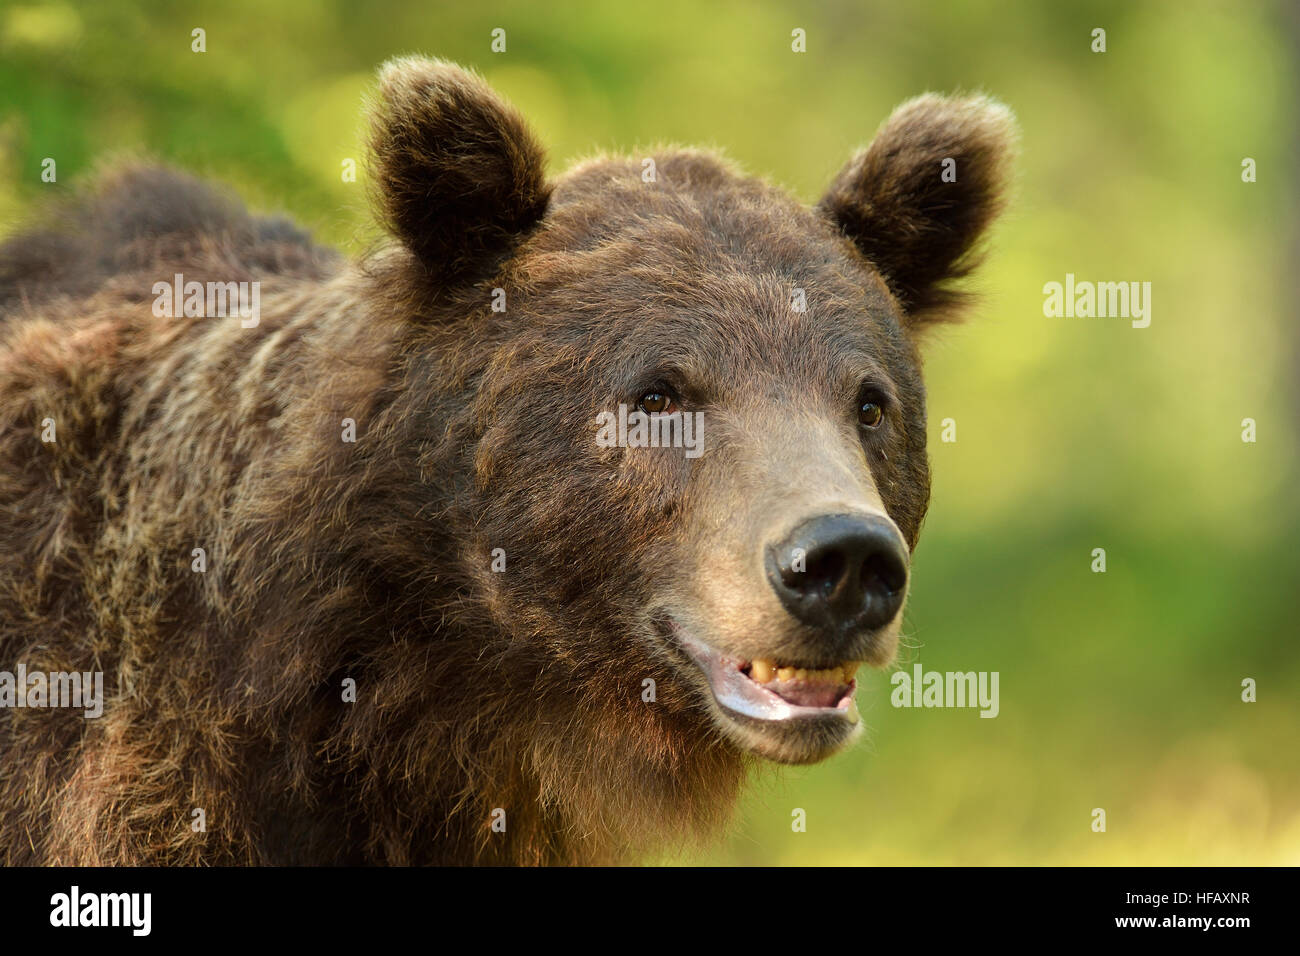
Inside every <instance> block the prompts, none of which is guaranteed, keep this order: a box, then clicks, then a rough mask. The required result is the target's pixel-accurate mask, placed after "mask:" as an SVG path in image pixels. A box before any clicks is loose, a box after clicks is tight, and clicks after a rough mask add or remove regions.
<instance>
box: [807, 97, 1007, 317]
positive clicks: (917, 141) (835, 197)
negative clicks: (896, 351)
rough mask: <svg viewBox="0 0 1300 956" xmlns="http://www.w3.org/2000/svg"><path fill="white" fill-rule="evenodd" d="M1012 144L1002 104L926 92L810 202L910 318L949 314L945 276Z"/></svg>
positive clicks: (964, 260) (956, 266) (971, 235)
mask: <svg viewBox="0 0 1300 956" xmlns="http://www.w3.org/2000/svg"><path fill="white" fill-rule="evenodd" d="M1015 152H1016V125H1015V119H1014V118H1013V116H1012V114H1011V111H1010V110H1009V109H1007V107H1005V106H1004V105H1002V104H1001V103H999V102H997V101H996V100H992V99H989V98H988V97H984V96H971V97H945V96H937V95H935V94H932V93H928V94H926V95H924V96H919V97H917V98H915V99H912V100H909V101H908V102H906V103H904V104H903V105H902V106H900V107H898V109H896V110H895V111H894V113H893V115H892V116H890V117H889V119H888V120H886V121H885V123H884V125H882V126H881V128H880V130H879V132H877V133H876V136H875V138H874V139H873V140H872V141H871V145H870V146H868V147H867V148H866V149H865V150H863V151H861V152H860V153H858V154H857V155H856V156H854V157H853V159H852V160H850V161H849V163H848V164H847V165H846V166H845V167H844V168H843V169H842V170H841V171H840V173H839V175H838V176H836V177H835V180H834V182H832V183H831V185H830V188H829V189H828V190H827V192H826V195H825V196H824V197H823V198H822V200H821V202H820V203H819V204H818V208H819V209H820V210H821V211H822V212H823V213H824V214H825V215H827V216H828V217H829V218H830V219H831V220H832V221H833V222H835V223H836V224H837V225H838V226H839V227H840V228H841V229H842V230H843V231H844V233H845V234H846V235H847V236H848V237H849V238H850V239H852V240H853V242H854V243H855V244H856V245H857V247H858V248H859V249H860V250H861V251H862V253H863V255H865V256H866V257H867V258H868V259H869V260H871V262H872V264H873V265H875V267H876V268H877V269H878V270H880V273H881V275H882V276H883V277H884V279H885V281H886V282H887V283H888V285H889V287H890V290H891V291H892V292H893V293H894V295H895V296H896V297H897V298H898V300H899V303H900V304H901V305H902V307H903V309H904V311H905V313H906V315H907V319H908V323H909V325H910V326H913V327H915V326H918V325H921V324H924V323H927V322H933V321H942V320H945V319H953V318H955V317H956V315H957V312H958V309H959V307H960V306H961V305H962V304H963V300H964V296H963V295H962V293H961V292H960V291H958V290H955V289H953V288H952V287H951V285H950V283H951V281H952V280H954V279H959V278H961V277H962V276H965V275H966V274H968V273H969V272H970V271H971V269H973V268H974V267H975V265H977V264H978V263H977V260H976V259H975V258H973V257H972V254H971V253H972V250H973V249H974V248H975V247H976V244H977V242H978V240H979V238H980V236H981V235H982V234H983V233H984V231H985V229H986V228H987V227H988V225H989V224H990V223H991V222H992V221H993V219H994V218H996V217H997V215H998V213H999V212H1000V211H1001V210H1002V207H1003V204H1004V197H1005V193H1006V189H1007V185H1008V181H1009V179H1010V175H1011V167H1012V164H1013V161H1014V157H1015Z"/></svg>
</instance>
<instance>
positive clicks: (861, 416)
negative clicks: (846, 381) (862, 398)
mask: <svg viewBox="0 0 1300 956" xmlns="http://www.w3.org/2000/svg"><path fill="white" fill-rule="evenodd" d="M884 417H885V410H884V409H883V408H881V407H880V406H879V405H877V404H876V403H875V402H863V403H862V405H861V406H860V407H859V408H858V424H860V425H861V426H862V427H863V428H875V427H876V426H877V425H879V424H880V422H881V421H882V420H883V419H884Z"/></svg>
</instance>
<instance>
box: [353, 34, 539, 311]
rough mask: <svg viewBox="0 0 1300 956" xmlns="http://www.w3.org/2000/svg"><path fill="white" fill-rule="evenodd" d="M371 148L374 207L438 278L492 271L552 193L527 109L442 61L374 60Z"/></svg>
mask: <svg viewBox="0 0 1300 956" xmlns="http://www.w3.org/2000/svg"><path fill="white" fill-rule="evenodd" d="M370 152H371V157H372V168H373V175H372V177H371V178H372V181H373V182H374V185H375V190H376V195H375V203H376V205H377V208H378V209H379V210H380V212H381V214H382V215H383V217H384V219H385V220H386V222H387V225H388V227H389V228H390V229H391V230H392V231H393V232H394V233H395V234H396V235H397V237H398V238H400V239H401V240H402V242H403V243H404V244H405V245H406V247H407V248H408V249H410V250H411V252H413V253H414V254H415V256H416V257H417V258H418V259H419V260H420V262H421V263H423V265H424V266H425V268H426V269H427V270H428V273H429V278H430V279H432V280H433V281H435V282H438V283H441V284H444V285H448V284H452V283H458V282H467V281H474V280H476V279H479V278H483V277H485V276H487V275H490V274H491V273H492V271H493V270H494V269H495V268H496V266H497V265H498V264H499V263H500V261H501V260H502V259H503V258H505V257H506V256H507V255H509V253H510V252H511V251H512V250H513V249H514V247H515V246H516V245H517V244H518V242H519V241H520V240H521V239H522V238H523V236H524V235H525V234H527V233H528V231H529V230H531V229H532V228H533V227H534V226H536V225H537V223H538V222H539V221H540V220H541V218H542V216H543V215H544V214H545V212H546V204H547V202H548V200H549V199H550V194H551V190H550V186H548V185H547V183H546V175H545V156H544V154H543V152H542V149H541V147H540V146H539V145H538V144H537V142H536V140H535V139H534V138H533V135H532V132H531V131H530V130H529V129H528V126H527V124H526V123H525V122H524V120H523V118H522V117H521V116H520V115H519V114H518V113H517V112H516V111H515V110H514V108H513V107H511V106H510V105H509V104H508V103H506V102H505V101H504V100H503V99H501V97H499V96H498V95H497V94H496V93H495V92H494V91H493V90H492V88H491V87H489V86H488V85H487V83H486V82H485V81H484V80H483V78H482V77H480V76H478V75H477V74H475V73H471V72H469V71H468V70H464V69H461V68H460V67H458V66H456V65H455V64H452V63H447V62H445V61H441V60H426V59H423V58H420V57H403V58H400V59H396V60H390V61H388V62H387V63H385V64H384V66H383V67H381V68H380V71H379V102H378V103H376V104H375V105H374V107H373V108H372V110H371V131H370Z"/></svg>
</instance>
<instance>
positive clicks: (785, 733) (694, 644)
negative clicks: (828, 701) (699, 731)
mask: <svg viewBox="0 0 1300 956" xmlns="http://www.w3.org/2000/svg"><path fill="white" fill-rule="evenodd" d="M673 631H674V633H673V637H674V638H675V639H676V641H677V643H678V644H679V645H680V646H681V648H682V649H683V650H685V651H686V653H687V655H688V656H689V657H690V658H691V659H692V660H693V662H694V663H695V665H696V666H697V667H699V668H700V670H701V671H702V672H703V673H704V675H705V677H706V678H707V680H708V684H709V693H710V695H711V696H712V698H713V701H712V703H713V704H714V705H715V707H716V710H717V711H718V713H719V716H720V718H721V719H722V721H723V722H724V723H725V725H726V729H727V730H729V731H730V732H731V733H730V736H732V737H733V739H736V740H737V742H738V743H740V744H741V745H742V746H743V747H744V748H745V749H747V750H750V751H753V752H755V753H757V754H759V755H760V756H763V757H765V758H767V759H769V760H775V761H778V762H780V763H813V762H816V761H818V760H822V759H824V758H825V757H828V756H830V755H831V754H832V753H834V752H835V751H837V750H839V749H841V748H842V747H844V746H845V745H846V744H847V743H849V742H850V741H851V740H852V739H853V738H854V737H855V736H856V735H857V734H858V733H859V732H860V730H861V724H860V721H859V717H858V708H857V703H856V702H855V701H854V699H853V694H854V692H855V691H856V689H857V685H856V682H851V683H850V684H849V685H848V689H847V691H846V692H845V693H844V694H843V695H842V697H841V698H840V699H839V700H838V701H837V702H836V703H835V704H834V705H833V706H826V707H811V706H805V705H801V704H796V703H792V702H790V701H787V700H785V699H784V698H782V697H780V696H779V695H777V694H776V693H775V692H773V691H772V690H769V689H767V688H765V687H763V685H761V684H758V683H757V682H755V681H752V680H751V679H750V678H749V677H748V676H747V675H746V674H745V673H744V672H743V671H742V670H741V667H742V665H743V662H742V661H738V660H732V659H729V658H727V657H725V656H724V655H721V654H719V653H718V652H717V651H714V650H713V649H712V648H711V647H709V646H708V645H707V644H704V643H703V642H702V641H699V640H696V639H694V638H693V637H691V636H690V635H689V634H687V633H685V632H684V631H683V630H682V629H681V628H679V627H677V626H676V625H673Z"/></svg>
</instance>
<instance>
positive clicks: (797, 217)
mask: <svg viewBox="0 0 1300 956" xmlns="http://www.w3.org/2000/svg"><path fill="white" fill-rule="evenodd" d="M1013 138H1014V133H1013V125H1012V122H1011V119H1010V115H1009V113H1008V112H1007V110H1006V109H1005V108H1004V107H1002V106H1000V105H999V104H996V103H994V102H992V101H989V100H987V99H983V98H979V97H975V98H966V99H946V98H941V97H936V96H925V97H921V98H919V99H917V100H913V101H911V102H910V103H908V104H905V105H904V106H903V107H901V108H900V109H899V110H898V111H896V112H895V114H894V115H893V116H892V117H891V118H890V119H889V120H888V121H887V122H886V124H885V125H884V126H883V127H882V129H881V130H880V132H879V133H878V134H877V136H876V138H875V140H874V141H873V142H872V144H871V146H870V147H869V148H867V149H866V150H865V151H863V152H862V153H860V154H859V155H858V156H856V157H854V158H853V159H852V160H851V161H850V162H849V163H848V164H847V165H846V166H845V167H844V169H843V170H842V172H841V173H840V174H839V175H838V176H837V177H836V178H835V180H834V181H833V182H832V184H831V185H830V187H829V188H828V190H827V192H826V194H825V196H824V197H823V199H822V200H821V202H820V203H819V204H818V205H817V206H816V207H815V208H807V207H805V206H803V205H802V204H800V203H798V202H797V201H795V200H794V199H792V198H790V197H788V196H787V195H785V194H784V193H782V192H781V191H779V190H777V189H775V188H774V187H772V186H769V185H767V184H765V183H763V182H760V181H758V180H755V179H752V178H748V177H746V176H744V175H742V174H741V173H739V172H738V171H737V170H735V169H734V168H732V167H731V166H730V165H729V164H727V163H726V162H724V161H723V160H721V159H719V158H717V157H715V156H712V155H708V154H705V153H701V152H698V151H690V150H684V151H683V150H675V151H663V152H656V153H653V154H651V156H650V157H649V158H651V159H653V160H654V162H653V176H651V177H647V176H645V175H643V174H644V172H645V170H646V169H647V164H645V163H644V162H643V161H641V160H631V159H617V158H600V159H596V160H592V161H589V162H586V163H584V164H582V165H580V166H578V167H577V168H575V169H573V170H572V171H570V172H569V173H568V174H567V175H565V176H563V177H562V178H560V179H559V180H557V181H555V182H548V181H547V180H546V179H545V176H544V173H543V158H542V152H541V149H540V148H539V147H538V145H537V144H536V142H535V140H534V139H533V137H532V135H531V133H529V131H528V129H527V127H526V125H525V124H524V122H523V120H522V119H521V118H520V117H519V116H518V115H517V114H516V113H515V112H514V111H513V110H512V109H511V108H510V107H509V106H508V105H506V104H504V103H503V102H502V101H501V100H500V99H499V98H498V97H497V96H496V95H495V94H494V93H493V92H492V91H491V90H490V89H489V88H488V87H487V86H486V85H485V84H483V82H482V81H481V80H480V79H478V78H477V77H476V76H474V75H472V74H468V73H466V72H464V71H462V70H460V69H459V68H456V67H453V66H451V65H449V64H445V63H437V62H429V61H424V60H399V61H395V62H394V63H392V64H389V65H388V66H387V67H386V68H385V70H384V71H383V73H382V76H381V102H380V104H379V106H378V108H377V110H376V111H375V122H374V134H373V138H372V145H373V151H374V155H375V159H376V174H375V177H374V180H375V183H376V187H377V202H378V204H379V207H380V208H381V210H382V211H383V213H384V215H385V218H386V220H387V222H388V224H389V225H390V227H391V229H392V230H393V232H394V233H395V234H396V236H397V237H398V239H399V240H400V241H401V244H402V247H403V250H404V251H403V252H402V253H400V254H399V255H398V256H397V257H396V258H395V259H394V260H393V261H391V262H390V263H389V264H388V265H387V266H386V269H387V273H386V274H387V277H388V281H389V283H390V285H391V286H392V288H393V289H394V290H396V291H394V292H393V293H392V301H394V302H400V303H401V306H400V308H401V309H402V310H404V311H405V312H407V313H409V314H410V316H411V322H412V323H413V324H414V327H415V330H414V331H413V333H412V342H413V343H416V344H412V345H410V346H408V348H409V349H410V351H411V353H413V354H416V355H421V354H423V353H427V354H429V355H432V354H436V353H439V352H445V351H446V350H447V349H449V348H450V349H453V350H454V351H456V352H457V353H463V354H467V355H474V356H480V357H481V360H480V361H478V362H477V364H474V363H470V364H469V365H468V366H466V367H462V368H460V369H459V371H458V373H457V375H456V376H452V377H456V378H459V379H460V380H462V381H463V382H464V383H465V385H464V391H463V394H462V400H463V403H464V405H465V407H466V408H467V409H468V413H467V416H466V422H467V424H466V425H465V430H466V433H467V434H466V448H465V450H464V458H465V463H466V465H465V467H466V469H467V471H468V472H469V477H467V487H466V491H465V495H467V496H472V504H470V505H469V506H468V509H467V512H468V513H470V514H472V515H473V520H472V524H473V533H472V541H471V542H470V543H469V544H468V545H467V547H466V552H465V559H466V561H467V562H471V563H473V562H477V563H478V564H485V563H486V561H487V555H489V554H490V553H492V552H493V549H496V548H501V549H503V550H504V552H505V553H506V555H508V556H509V555H515V556H517V557H516V558H515V559H513V560H511V561H510V563H509V569H508V573H506V574H494V573H487V572H485V573H482V574H478V575H476V576H475V584H474V587H475V588H476V589H477V590H479V591H480V593H481V596H482V598H483V603H484V605H485V606H486V607H487V608H489V609H490V612H491V614H492V615H493V617H494V618H495V619H496V620H497V622H498V623H499V624H500V626H502V627H503V628H506V629H512V630H516V631H518V629H519V628H520V624H521V622H526V629H527V631H528V632H529V633H530V639H531V640H533V641H535V642H536V643H537V645H538V646H539V647H544V648H547V649H548V651H547V653H546V654H543V655H542V659H543V660H545V659H546V658H547V655H548V654H549V656H550V658H551V659H550V666H553V667H555V668H560V669H565V668H569V667H575V668H577V669H578V670H582V669H583V667H585V668H586V670H587V671H588V674H587V677H588V678H592V679H596V680H605V681H607V682H610V683H612V684H616V685H618V686H620V687H621V693H622V695H623V698H622V699H623V702H624V706H625V707H627V708H628V710H629V719H630V720H632V721H634V722H635V721H636V720H638V719H640V718H638V717H637V716H636V711H637V708H638V705H639V704H640V703H641V701H642V700H643V699H644V698H643V697H642V696H641V691H642V688H643V686H645V679H647V678H648V679H650V680H653V681H654V682H655V685H656V693H657V697H656V703H657V704H658V706H659V707H661V708H662V709H663V712H664V713H663V714H662V715H661V716H660V717H659V718H658V719H660V720H666V721H668V723H670V724H671V725H672V726H674V727H676V728H678V729H679V731H680V732H683V733H689V734H693V735H695V736H696V738H697V739H698V740H700V741H704V740H712V739H720V740H723V741H725V742H726V744H725V745H726V746H729V747H731V748H734V749H736V750H738V751H740V752H742V753H754V754H757V755H760V756H763V757H767V758H769V759H773V760H777V761H781V762H792V763H799V762H809V761H813V760H818V759H821V758H823V757H825V756H826V755H828V754H829V753H832V752H833V751H835V750H836V749H838V748H840V747H842V746H843V745H844V744H845V743H846V742H847V741H848V740H850V739H851V738H852V737H853V736H854V734H855V733H856V732H857V731H858V718H857V711H856V708H855V706H854V705H853V699H852V698H853V693H854V690H855V683H854V679H853V675H854V672H855V670H856V668H857V666H858V665H859V664H860V663H864V662H865V663H868V664H871V665H874V666H883V665H885V664H887V663H888V662H889V661H890V660H891V659H892V658H893V655H894V652H895V648H896V645H897V641H898V633H899V627H900V620H901V614H902V609H903V604H904V602H905V598H906V592H907V584H908V564H909V558H910V553H911V549H912V548H913V547H914V546H915V545H916V541H917V536H918V534H919V531H920V526H921V522H922V519H923V518H924V515H925V511H926V506H927V503H928V498H929V470H928V464H927V460H926V434H925V396H924V388H923V385H922V381H921V375H920V359H919V354H918V346H919V343H920V339H921V337H922V335H923V331H924V329H926V328H927V327H929V326H930V325H933V324H935V323H937V322H942V321H945V320H949V319H952V318H954V317H955V316H956V315H958V314H959V312H960V308H961V306H962V305H963V301H964V300H963V298H962V296H961V294H960V292H959V291H957V290H955V289H954V288H953V285H952V282H953V280H955V279H958V278H960V277H962V276H964V275H965V274H966V273H967V272H968V271H969V270H970V268H971V267H972V264H973V259H972V255H971V253H972V250H973V249H974V248H975V247H976V245H977V242H978V240H979V238H980V236H981V235H982V233H983V232H984V230H985V228H986V227H987V225H988V224H989V223H990V222H991V220H992V219H993V218H994V217H995V215H996V214H997V212H998V211H999V209H1000V208H1001V205H1002V197H1003V193H1004V188H1005V184H1006V180H1007V178H1008V170H1009V165H1010V157H1011V154H1012V146H1013ZM492 303H495V306H496V308H495V309H494V308H493V307H492ZM421 342H422V343H423V344H422V345H421V344H418V343H421ZM415 366H416V367H417V368H420V369H423V371H419V372H415V373H412V375H413V376H414V380H415V381H416V382H417V383H418V384H417V386H416V387H414V388H413V389H412V393H413V394H414V395H416V396H419V395H423V394H425V393H426V391H427V392H428V393H430V394H432V393H434V392H437V391H438V390H439V389H441V388H444V387H445V383H446V381H447V379H448V377H449V376H448V373H447V368H446V366H445V364H443V363H442V362H441V361H440V360H424V359H421V360H417V361H416V362H415ZM430 401H431V403H435V404H436V402H437V400H435V399H430ZM638 413H639V414H638ZM416 414H418V412H416ZM629 416H630V417H629ZM641 416H646V420H647V421H660V422H662V421H664V420H670V421H671V422H673V423H674V424H673V425H671V427H670V430H669V432H668V433H666V434H672V431H671V429H672V428H676V429H677V432H676V434H677V435H678V436H679V437H684V436H685V434H686V432H685V424H684V423H686V422H689V424H690V425H691V427H692V429H693V431H692V432H691V438H692V440H693V441H694V443H695V447H694V448H693V449H691V448H687V447H685V445H686V443H685V442H683V443H681V444H680V445H679V446H678V447H643V446H641V447H638V443H637V442H635V441H632V440H630V439H626V438H625V439H624V440H623V441H621V442H619V441H615V442H612V443H611V442H609V441H601V435H600V430H601V428H602V427H607V426H609V425H610V423H612V422H619V421H628V422H631V421H633V420H639V418H640V417H641ZM429 427H431V428H435V429H436V428H445V427H447V426H446V423H445V422H443V421H440V420H438V419H436V418H434V419H431V420H430V422H429ZM617 434H620V435H623V434H624V432H617ZM471 479H472V480H471ZM611 662H616V668H615V667H614V666H613V665H612V664H611ZM615 669H616V672H614V670H615ZM700 746H704V744H703V743H702V742H701V744H700Z"/></svg>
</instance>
